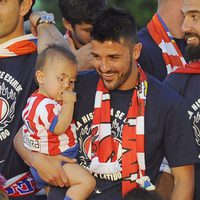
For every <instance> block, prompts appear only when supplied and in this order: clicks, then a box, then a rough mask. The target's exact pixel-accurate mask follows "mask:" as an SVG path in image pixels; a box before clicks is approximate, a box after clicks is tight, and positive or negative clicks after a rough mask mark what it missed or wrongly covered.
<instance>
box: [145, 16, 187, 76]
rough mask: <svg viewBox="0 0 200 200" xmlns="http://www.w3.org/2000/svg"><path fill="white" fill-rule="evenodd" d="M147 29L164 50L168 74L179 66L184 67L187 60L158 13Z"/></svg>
mask: <svg viewBox="0 0 200 200" xmlns="http://www.w3.org/2000/svg"><path fill="white" fill-rule="evenodd" d="M147 29H148V31H149V33H150V35H151V37H152V38H153V40H154V41H155V42H156V43H157V44H158V46H159V47H160V48H161V50H162V55H163V59H164V61H165V63H166V68H167V74H169V73H171V72H173V71H175V70H176V69H177V68H179V67H184V66H185V64H186V62H185V59H184V58H183V55H182V53H181V51H180V49H179V47H178V46H177V44H176V42H175V40H174V39H173V37H172V35H171V33H170V32H169V30H168V28H167V26H166V24H165V23H164V21H163V20H162V18H161V17H160V15H159V14H158V13H156V14H155V15H154V16H153V18H152V20H151V21H150V22H149V23H148V25H147Z"/></svg>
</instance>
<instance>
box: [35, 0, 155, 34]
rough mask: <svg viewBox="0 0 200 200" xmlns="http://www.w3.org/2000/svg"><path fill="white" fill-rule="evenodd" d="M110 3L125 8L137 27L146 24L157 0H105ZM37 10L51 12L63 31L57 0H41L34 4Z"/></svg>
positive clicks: (153, 11)
mask: <svg viewBox="0 0 200 200" xmlns="http://www.w3.org/2000/svg"><path fill="white" fill-rule="evenodd" d="M38 1H39V0H38ZM94 1H95V0H94ZM107 1H108V3H109V4H110V5H116V6H118V7H123V8H126V9H127V10H128V11H129V12H130V13H132V15H133V16H134V17H135V20H136V22H137V24H138V27H139V28H141V27H144V26H146V24H147V22H148V21H149V20H150V19H151V17H152V16H153V14H154V13H155V12H156V8H157V0H107ZM36 7H37V9H38V10H46V11H48V12H52V13H54V15H55V18H56V24H57V27H58V28H59V30H60V31H61V32H64V28H63V25H62V17H61V15H60V12H59V8H58V1H57V0H51V1H49V0H41V1H39V3H37V4H36Z"/></svg>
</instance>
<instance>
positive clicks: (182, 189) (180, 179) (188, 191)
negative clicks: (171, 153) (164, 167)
mask: <svg viewBox="0 0 200 200" xmlns="http://www.w3.org/2000/svg"><path fill="white" fill-rule="evenodd" d="M172 171H173V174H174V190H173V192H172V196H171V199H170V200H177V199H178V200H192V199H193V195H194V167H193V165H188V166H184V167H177V168H176V169H175V170H174V169H173V170H172Z"/></svg>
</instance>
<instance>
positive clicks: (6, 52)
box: [0, 34, 37, 58]
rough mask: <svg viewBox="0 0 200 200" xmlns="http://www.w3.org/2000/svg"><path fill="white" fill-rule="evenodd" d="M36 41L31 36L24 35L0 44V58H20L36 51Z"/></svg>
mask: <svg viewBox="0 0 200 200" xmlns="http://www.w3.org/2000/svg"><path fill="white" fill-rule="evenodd" d="M36 43H37V39H36V38H35V37H34V36H33V35H32V34H29V35H24V36H21V37H17V38H14V39H11V40H9V41H7V42H5V43H3V44H0V58H7V57H13V56H20V55H25V54H30V53H33V52H36V51H37V46H36Z"/></svg>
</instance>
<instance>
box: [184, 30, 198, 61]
mask: <svg viewBox="0 0 200 200" xmlns="http://www.w3.org/2000/svg"><path fill="white" fill-rule="evenodd" d="M192 36H195V37H198V38H199V43H198V44H197V45H187V47H186V58H187V60H189V61H190V62H191V61H195V60H199V59H200V36H199V35H198V34H194V33H193V34H192V33H187V34H186V38H187V37H192Z"/></svg>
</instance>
